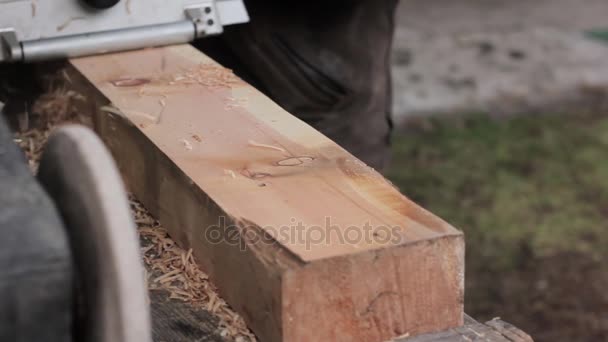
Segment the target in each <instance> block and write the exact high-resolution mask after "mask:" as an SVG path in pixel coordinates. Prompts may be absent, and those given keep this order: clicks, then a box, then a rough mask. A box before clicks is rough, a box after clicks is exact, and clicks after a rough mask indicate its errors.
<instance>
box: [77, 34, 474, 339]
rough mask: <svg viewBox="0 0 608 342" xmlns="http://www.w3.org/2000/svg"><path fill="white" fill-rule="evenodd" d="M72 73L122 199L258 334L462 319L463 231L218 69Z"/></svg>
mask: <svg viewBox="0 0 608 342" xmlns="http://www.w3.org/2000/svg"><path fill="white" fill-rule="evenodd" d="M71 63H72V65H73V66H74V68H75V70H76V71H77V72H76V73H73V74H72V76H71V81H72V86H73V87H74V88H76V89H78V90H79V91H80V92H84V93H86V95H87V96H88V97H89V99H90V100H91V101H90V107H89V108H88V109H87V110H89V111H91V112H93V113H94V121H95V127H96V130H97V131H98V132H99V134H100V136H101V137H102V138H103V139H104V141H105V142H106V144H107V145H108V147H109V148H110V150H111V151H112V152H113V154H114V157H115V158H116V160H117V162H118V164H119V167H120V168H121V171H122V173H123V175H124V177H125V180H126V183H127V184H128V185H129V187H130V189H131V190H132V191H133V192H134V193H135V194H136V195H137V197H138V198H139V199H140V200H141V201H142V203H143V204H144V205H145V206H146V207H147V208H148V210H150V212H151V213H152V214H153V215H155V216H156V217H158V218H159V220H160V221H161V223H162V224H163V226H165V227H166V228H167V229H168V230H169V233H170V234H171V236H172V237H173V238H174V239H175V240H176V241H178V243H180V244H181V245H182V246H183V247H184V248H193V250H194V253H195V255H196V257H197V259H198V260H199V262H200V266H201V267H202V268H203V269H204V270H205V271H206V272H207V273H208V274H209V275H210V277H211V279H212V280H213V281H214V282H215V284H217V286H218V287H219V289H220V291H221V293H222V295H223V296H224V297H225V298H226V299H227V301H228V302H229V303H230V304H231V305H232V306H233V307H234V308H235V309H236V310H237V311H239V312H240V313H242V314H243V316H244V317H245V319H246V320H247V322H248V324H249V325H250V326H251V328H252V329H253V330H254V332H255V333H256V334H257V335H258V337H259V338H260V340H262V341H329V340H331V341H366V342H368V341H385V340H388V339H390V338H393V337H395V336H400V335H403V334H405V333H410V334H417V333H423V332H429V331H439V330H443V329H447V328H450V327H455V326H458V325H460V324H462V302H463V278H464V275H463V272H464V242H463V236H462V234H461V233H460V232H459V231H457V230H456V229H454V228H453V227H451V226H450V225H449V224H447V223H446V222H444V221H442V220H441V219H439V218H437V217H436V216H434V215H433V214H431V213H429V212H427V211H426V210H424V209H422V208H421V207H419V206H418V205H416V204H415V203H413V202H412V201H410V200H409V199H408V198H406V197H405V196H403V195H401V194H400V193H399V191H398V190H396V189H395V188H394V187H393V186H392V185H391V184H390V183H389V182H388V181H386V180H385V179H384V178H383V177H382V176H381V175H380V174H378V173H377V172H376V171H374V170H373V169H371V168H369V167H367V166H366V165H364V164H363V163H362V162H360V161H358V160H357V159H356V158H355V157H353V156H352V155H351V154H349V153H348V152H346V151H345V150H344V149H342V148H341V147H339V146H337V145H336V144H335V143H334V142H332V141H331V140H329V139H328V138H327V137H325V136H323V135H322V134H320V133H319V132H317V131H316V130H314V129H313V128H311V127H310V126H308V125H307V124H305V123H304V122H302V121H300V120H298V119H297V118H295V117H294V116H292V115H290V114H289V113H287V112H285V111H284V110H283V109H281V108H280V107H279V106H278V105H276V104H275V103H273V102H272V101H271V100H269V99H268V98H267V97H265V96H264V95H262V94H261V93H260V92H258V91H257V90H255V89H254V88H252V87H251V86H249V85H247V84H246V83H244V82H243V81H241V80H240V79H238V78H237V77H235V76H234V75H233V74H232V73H231V72H230V71H229V70H227V69H224V68H223V67H221V66H219V65H218V64H216V63H215V62H213V61H212V60H210V59H209V58H208V57H206V56H205V55H203V54H202V53H200V52H199V51H197V50H195V49H194V48H192V47H190V46H173V47H165V48H159V49H148V50H142V51H137V52H127V53H120V54H112V55H104V56H96V57H88V58H82V59H75V60H72V61H71ZM78 75H81V76H84V78H86V82H84V79H82V78H81V79H79V76H78Z"/></svg>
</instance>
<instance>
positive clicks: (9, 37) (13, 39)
mask: <svg viewBox="0 0 608 342" xmlns="http://www.w3.org/2000/svg"><path fill="white" fill-rule="evenodd" d="M22 59H23V49H22V48H21V44H20V43H19V40H18V39H17V33H16V32H15V30H14V29H12V28H6V29H0V62H4V61H7V62H14V61H21V60H22Z"/></svg>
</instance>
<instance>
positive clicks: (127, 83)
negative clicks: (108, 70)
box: [110, 77, 150, 87]
mask: <svg viewBox="0 0 608 342" xmlns="http://www.w3.org/2000/svg"><path fill="white" fill-rule="evenodd" d="M110 83H111V84H112V85H113V86H115V87H139V86H142V85H144V84H148V83H150V80H149V79H147V78H132V77H128V78H120V79H117V80H112V81H110Z"/></svg>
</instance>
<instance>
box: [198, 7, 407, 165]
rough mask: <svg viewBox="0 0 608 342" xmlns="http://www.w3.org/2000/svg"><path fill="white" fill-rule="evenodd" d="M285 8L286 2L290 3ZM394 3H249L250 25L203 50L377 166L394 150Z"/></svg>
mask: <svg viewBox="0 0 608 342" xmlns="http://www.w3.org/2000/svg"><path fill="white" fill-rule="evenodd" d="M286 3H287V4H286ZM396 5H397V0H379V1H338V2H337V3H336V2H327V1H326V2H324V3H318V2H317V1H313V2H306V3H304V4H300V3H298V2H287V1H282V2H277V1H271V0H267V1H262V0H258V1H248V2H247V6H248V9H249V11H250V15H251V23H249V24H247V25H241V26H236V27H230V28H228V29H227V30H226V32H225V33H224V34H223V35H222V36H221V37H220V38H218V39H215V40H213V39H212V40H203V41H202V42H200V43H198V46H199V47H200V48H201V49H203V51H205V52H207V53H209V54H210V55H211V56H212V57H214V58H215V59H217V60H218V61H219V62H221V63H223V64H224V65H226V66H227V67H229V68H232V69H234V70H235V72H236V73H237V74H238V75H240V76H242V77H243V78H244V79H245V80H246V81H248V82H251V83H253V85H255V86H257V87H258V88H259V89H260V90H262V91H263V92H265V93H266V94H267V95H269V96H270V97H271V98H272V99H274V100H275V101H276V102H277V103H279V104H280V105H281V106H282V107H284V108H285V109H286V110H288V111H289V112H291V113H293V114H294V115H296V116H298V117H299V118H301V119H303V120H304V121H306V122H308V123H309V124H311V125H312V126H314V127H315V128H317V129H318V130H320V131H321V132H323V133H324V134H326V135H327V136H329V137H330V138H331V139H333V140H335V141H336V142H337V143H338V144H340V145H342V146H343V147H345V148H346V149H347V150H349V151H350V152H351V153H353V154H354V155H356V156H357V157H359V158H360V159H362V160H363V161H365V162H367V163H368V164H369V165H370V166H373V167H375V168H378V169H383V168H385V167H386V165H387V163H388V160H389V155H390V150H389V147H390V146H389V144H390V131H391V122H390V109H391V82H390V50H391V45H392V37H393V30H394V18H393V16H394V10H395V7H396Z"/></svg>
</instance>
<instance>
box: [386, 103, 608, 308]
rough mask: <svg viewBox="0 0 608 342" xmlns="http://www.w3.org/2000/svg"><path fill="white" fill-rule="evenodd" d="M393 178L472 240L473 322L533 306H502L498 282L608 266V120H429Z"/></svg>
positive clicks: (404, 146) (409, 143)
mask: <svg viewBox="0 0 608 342" xmlns="http://www.w3.org/2000/svg"><path fill="white" fill-rule="evenodd" d="M389 178H390V179H391V180H392V181H393V182H394V183H395V184H396V185H397V186H399V187H400V188H401V189H402V191H403V192H404V193H405V194H406V195H407V196H409V197H410V198H412V199H413V200H415V201H416V202H418V203H419V204H421V205H423V206H424V207H426V208H427V209H429V210H431V211H432V212H434V213H435V214H437V215H439V216H440V217H442V218H444V219H445V220H447V221H448V222H450V223H451V224H453V225H454V226H455V227H457V228H459V229H461V230H463V231H464V232H465V236H466V242H467V291H468V294H467V306H468V310H472V311H473V313H474V314H475V311H478V312H479V313H485V314H490V311H494V314H496V315H500V314H501V308H502V307H501V305H506V304H505V302H508V301H509V300H512V301H517V300H527V299H526V298H523V299H522V298H502V299H501V294H504V293H505V290H504V289H503V288H501V287H500V284H498V283H500V281H501V276H502V275H508V274H517V277H521V276H522V275H521V274H522V273H521V270H522V269H530V268H531V267H537V266H538V264H539V263H538V260H544V259H547V258H551V257H555V256H559V255H568V254H569V253H575V254H576V255H583V256H585V258H588V259H591V260H595V261H602V260H608V259H607V258H606V257H607V255H608V248H607V247H606V246H608V224H607V222H608V118H603V117H600V116H583V115H579V116H568V117H556V116H529V117H520V118H514V119H510V120H502V121H498V120H493V119H491V118H489V117H487V116H481V115H478V116H470V117H467V118H464V119H463V118H461V119H451V120H447V121H446V120H438V119H437V120H428V121H425V122H424V124H423V125H419V127H418V128H413V129H411V130H410V131H408V132H406V133H402V134H400V135H398V136H397V137H395V140H394V160H393V166H392V168H391V169H390V171H389ZM557 267H559V266H557ZM536 271H537V270H534V269H532V273H534V272H536ZM573 272H576V270H574V271H573ZM525 281H527V280H526V279H522V282H525ZM533 285H534V284H533V283H532V281H530V283H529V284H525V286H523V289H524V291H525V289H527V288H528V287H531V286H533ZM529 291H530V292H533V291H532V290H529ZM572 295H574V296H575V295H576V294H572ZM517 296H523V297H526V293H520V294H517ZM501 300H502V302H501ZM484 301H485V302H484ZM492 301H497V302H496V303H492ZM494 304H498V305H494ZM523 305H525V303H523ZM503 317H504V316H503Z"/></svg>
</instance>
